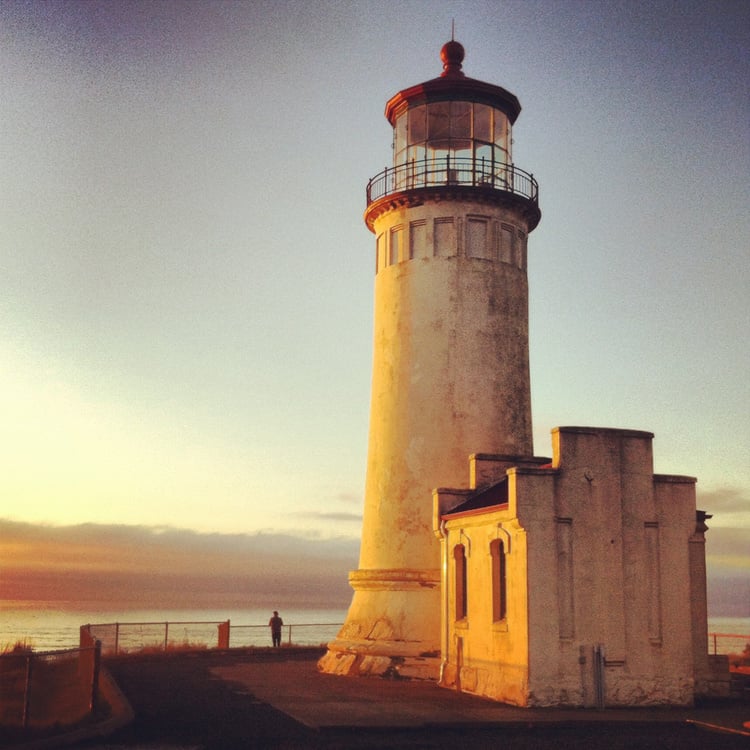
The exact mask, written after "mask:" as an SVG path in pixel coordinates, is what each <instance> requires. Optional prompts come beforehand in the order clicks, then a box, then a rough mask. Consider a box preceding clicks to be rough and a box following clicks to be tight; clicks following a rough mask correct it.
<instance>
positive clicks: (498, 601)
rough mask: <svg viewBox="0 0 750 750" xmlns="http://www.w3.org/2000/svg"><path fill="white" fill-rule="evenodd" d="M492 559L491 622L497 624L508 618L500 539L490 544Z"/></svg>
mask: <svg viewBox="0 0 750 750" xmlns="http://www.w3.org/2000/svg"><path fill="white" fill-rule="evenodd" d="M490 557H491V559H492V620H493V622H499V621H500V620H504V619H505V618H506V617H507V616H508V583H507V574H506V565H505V545H504V544H503V542H502V540H501V539H495V540H493V542H492V543H491V544H490Z"/></svg>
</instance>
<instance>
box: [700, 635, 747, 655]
mask: <svg viewBox="0 0 750 750" xmlns="http://www.w3.org/2000/svg"><path fill="white" fill-rule="evenodd" d="M746 650H747V651H750V633H739V634H738V633H709V634H708V651H709V653H710V654H713V655H714V656H715V655H716V654H741V653H743V652H744V651H746Z"/></svg>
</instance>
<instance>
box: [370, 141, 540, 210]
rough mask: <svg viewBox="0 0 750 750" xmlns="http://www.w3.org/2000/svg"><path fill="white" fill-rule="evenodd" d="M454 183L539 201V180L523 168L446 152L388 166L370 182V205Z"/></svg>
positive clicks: (535, 201) (534, 201)
mask: <svg viewBox="0 0 750 750" xmlns="http://www.w3.org/2000/svg"><path fill="white" fill-rule="evenodd" d="M453 185H456V186H469V187H476V188H485V189H488V190H499V191H502V192H506V193H512V194H513V195H517V196H519V197H521V198H525V199H527V200H529V201H532V202H533V203H535V204H537V203H538V202H539V183H538V182H537V181H536V180H535V179H534V175H532V174H529V173H528V172H524V170H523V169H519V168H518V167H516V166H514V165H513V164H499V163H498V162H494V161H492V160H489V159H483V158H482V159H474V158H471V157H457V156H451V155H450V154H446V155H445V156H441V157H437V158H431V159H427V158H425V159H423V160H420V161H410V162H405V163H404V164H398V165H397V166H395V167H386V168H385V169H384V170H383V171H382V172H380V174H377V175H375V177H373V178H372V179H371V180H370V181H369V182H368V183H367V205H368V206H369V205H370V204H371V203H373V202H375V201H377V200H380V199H381V198H384V197H385V196H387V195H391V194H393V193H400V192H403V191H406V190H413V189H417V188H430V187H444V186H453Z"/></svg>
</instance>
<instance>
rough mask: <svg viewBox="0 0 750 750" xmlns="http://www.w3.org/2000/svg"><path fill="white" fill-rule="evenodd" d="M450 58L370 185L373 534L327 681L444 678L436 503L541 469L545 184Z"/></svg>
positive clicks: (489, 92) (404, 111)
mask: <svg viewBox="0 0 750 750" xmlns="http://www.w3.org/2000/svg"><path fill="white" fill-rule="evenodd" d="M440 58H441V61H442V72H441V74H440V75H439V76H438V77H437V78H433V79H431V80H428V81H425V82H424V83H420V84H417V85H415V86H412V87H410V88H406V89H404V90H402V91H399V92H398V93H397V94H395V95H394V96H393V97H391V99H390V100H389V101H388V102H387V104H386V107H385V116H386V118H387V120H388V122H389V123H390V124H391V126H392V128H393V164H392V166H390V167H387V168H386V169H384V170H383V171H382V172H380V173H379V174H377V175H376V176H374V177H373V178H372V179H371V180H370V181H369V183H368V185H367V207H366V210H365V214H364V220H365V224H366V225H367V228H368V229H369V230H370V231H371V232H372V233H373V235H374V267H375V295H374V296H375V301H374V332H373V372H372V394H371V405H370V428H369V448H368V459H367V477H366V487H365V503H364V519H363V527H362V542H361V550H360V559H359V568H358V569H357V570H355V571H353V572H351V573H350V577H349V580H350V584H351V586H352V588H353V590H354V595H353V599H352V603H351V606H350V609H349V612H348V615H347V618H346V621H345V623H344V625H343V627H342V629H341V631H340V632H339V634H338V636H337V638H336V639H335V640H334V641H333V642H331V643H330V644H329V646H328V651H327V653H326V655H325V656H324V657H323V658H322V659H321V661H320V664H319V666H320V668H321V669H322V670H323V671H326V672H330V673H338V674H379V675H392V674H398V675H400V676H405V677H424V678H436V677H437V676H438V670H439V666H440V655H441V602H442V599H441V565H442V564H443V562H442V558H441V545H440V541H439V540H438V539H437V538H436V534H435V531H434V523H433V522H434V518H433V490H434V489H435V488H436V487H437V486H438V485H440V486H459V485H462V484H464V483H465V480H466V474H467V456H470V455H477V454H488V455H492V456H493V457H494V459H495V464H497V461H498V460H500V458H501V457H505V458H507V463H508V465H516V464H518V463H519V462H522V461H524V460H527V461H528V460H532V459H531V457H532V456H533V445H532V423H531V395H530V382H529V340H528V339H529V333H528V280H527V272H526V259H527V243H528V236H529V234H530V232H531V231H532V230H533V229H534V228H535V227H536V226H537V224H538V223H539V220H540V218H541V212H540V209H539V194H538V184H537V182H536V180H535V179H534V177H533V176H532V174H530V173H529V172H527V171H524V170H523V169H521V168H519V167H518V166H516V165H515V164H514V162H513V155H512V145H513V136H512V129H513V126H514V125H515V122H516V119H517V118H518V116H519V114H520V111H521V106H520V104H519V102H518V99H517V98H516V97H515V96H514V95H513V94H512V93H510V92H509V91H507V90H506V89H504V88H501V87H500V86H496V85H493V84H490V83H486V82H483V81H479V80H476V79H473V78H470V77H468V76H466V75H465V73H464V72H463V60H464V48H463V46H462V45H461V44H460V43H458V42H457V41H454V40H451V41H450V42H448V43H447V44H445V45H444V46H443V48H442V49H441V51H440ZM501 463H502V461H501ZM472 466H474V469H472V471H474V470H477V471H480V469H477V467H479V466H480V462H477V463H476V464H472ZM476 479H477V478H476V477H474V480H473V481H474V482H475V484H476ZM480 483H481V482H480Z"/></svg>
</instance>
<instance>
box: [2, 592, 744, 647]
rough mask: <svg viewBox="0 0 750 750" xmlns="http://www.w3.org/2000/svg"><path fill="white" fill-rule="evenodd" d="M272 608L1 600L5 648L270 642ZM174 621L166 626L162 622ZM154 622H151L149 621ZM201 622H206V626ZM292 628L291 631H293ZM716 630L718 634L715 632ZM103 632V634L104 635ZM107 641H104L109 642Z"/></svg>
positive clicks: (729, 626) (299, 624) (330, 623)
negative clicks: (82, 634)
mask: <svg viewBox="0 0 750 750" xmlns="http://www.w3.org/2000/svg"><path fill="white" fill-rule="evenodd" d="M346 613H347V610H346V609H288V610H280V611H279V614H280V615H281V617H282V619H283V620H284V631H283V634H282V642H285V641H287V639H288V638H290V637H291V640H292V642H294V643H298V644H300V645H318V644H320V643H325V642H327V641H329V640H331V639H332V638H334V637H335V636H336V633H337V632H338V630H339V627H340V626H341V625H342V624H343V622H344V620H345V618H346ZM271 614H272V612H271V610H267V609H158V610H157V609H127V610H114V609H102V608H101V607H97V606H96V605H92V606H91V607H90V608H86V607H85V606H82V605H81V604H79V603H76V605H75V607H70V608H68V607H66V606H65V605H64V604H61V603H59V602H57V603H48V604H47V605H46V606H40V602H24V601H4V602H0V652H2V651H3V650H5V649H6V648H8V647H12V646H13V644H15V643H16V642H17V641H25V642H26V643H28V644H29V645H30V646H31V647H32V648H33V649H34V650H35V651H56V650H60V649H66V648H75V647H77V646H78V643H79V631H80V627H81V625H87V624H91V625H101V624H114V623H123V624H124V623H138V625H120V627H119V628H118V635H119V647H120V648H121V649H123V650H127V648H128V647H129V644H130V645H131V646H132V647H133V648H138V647H139V646H143V645H153V646H157V647H158V646H159V645H160V644H161V645H163V644H164V641H165V637H166V638H167V639H168V640H169V643H170V644H175V645H178V646H179V645H181V644H183V643H204V644H206V645H208V646H214V645H216V638H217V625H216V623H218V622H226V621H227V620H229V621H230V624H231V628H230V633H231V635H230V646H248V645H270V632H269V629H268V620H269V618H270V617H271ZM165 622H169V623H170V624H169V627H168V628H166V631H167V632H166V633H165V627H164V626H163V624H162V623H165ZM149 623H152V624H149ZM201 623H203V624H202V625H201ZM290 627H291V630H290ZM94 632H95V634H96V637H102V639H103V640H105V639H106V640H109V641H111V640H112V638H113V633H114V628H113V627H110V628H98V629H97V628H94ZM708 632H709V643H708V648H709V653H718V654H727V653H739V652H742V650H743V649H744V648H745V646H746V644H748V643H750V617H710V618H709V620H708ZM714 633H715V634H717V635H716V637H713V636H712V635H711V634H714ZM99 634H101V635H99ZM106 645H107V642H106V641H105V647H106Z"/></svg>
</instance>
